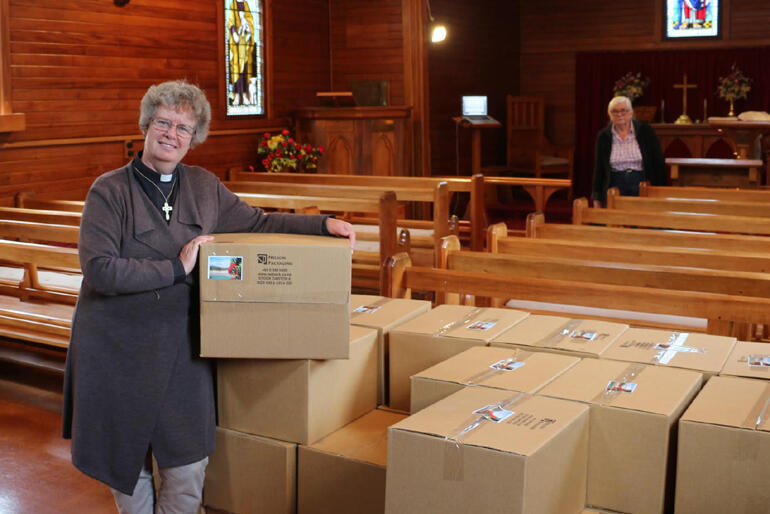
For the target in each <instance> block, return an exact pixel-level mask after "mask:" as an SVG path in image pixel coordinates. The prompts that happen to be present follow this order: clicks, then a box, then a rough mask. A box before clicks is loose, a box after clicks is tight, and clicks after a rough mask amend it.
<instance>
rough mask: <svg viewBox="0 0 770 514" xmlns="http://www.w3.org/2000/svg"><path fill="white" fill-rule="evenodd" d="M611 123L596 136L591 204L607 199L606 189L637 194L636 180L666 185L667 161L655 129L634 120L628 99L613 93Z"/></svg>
mask: <svg viewBox="0 0 770 514" xmlns="http://www.w3.org/2000/svg"><path fill="white" fill-rule="evenodd" d="M607 114H609V117H610V123H609V124H608V125H607V126H606V127H605V128H603V129H602V130H601V131H600V132H599V135H598V136H597V137H596V152H595V158H596V161H595V164H594V178H593V193H592V199H593V203H594V207H601V206H602V205H603V204H604V203H605V202H606V201H607V189H609V188H611V187H617V188H618V189H619V190H620V194H621V195H625V196H639V183H640V182H642V181H644V180H646V181H649V182H650V183H651V184H652V185H654V186H665V185H666V183H667V180H666V163H665V159H664V158H663V150H662V149H661V147H660V141H658V136H657V134H655V130H654V129H653V128H652V127H651V126H650V125H648V124H647V123H645V122H643V121H639V120H637V119H634V110H633V108H632V107H631V100H629V99H628V98H627V97H625V96H616V97H615V98H613V99H612V100H610V103H609V105H608V106H607Z"/></svg>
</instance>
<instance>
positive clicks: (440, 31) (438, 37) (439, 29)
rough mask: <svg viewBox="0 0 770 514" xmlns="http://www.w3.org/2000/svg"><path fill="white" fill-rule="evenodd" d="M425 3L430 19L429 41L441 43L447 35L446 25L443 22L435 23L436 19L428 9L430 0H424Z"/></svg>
mask: <svg viewBox="0 0 770 514" xmlns="http://www.w3.org/2000/svg"><path fill="white" fill-rule="evenodd" d="M425 5H426V6H427V8H428V20H430V26H429V30H430V42H431V43H441V42H442V41H444V40H445V39H446V37H447V29H446V25H444V24H443V23H436V19H435V18H434V17H433V12H432V11H431V9H430V0H425Z"/></svg>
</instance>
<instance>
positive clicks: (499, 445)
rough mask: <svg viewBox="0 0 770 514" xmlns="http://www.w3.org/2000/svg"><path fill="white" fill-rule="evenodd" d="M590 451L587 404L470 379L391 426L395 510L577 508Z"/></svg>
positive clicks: (547, 513) (389, 497)
mask: <svg viewBox="0 0 770 514" xmlns="http://www.w3.org/2000/svg"><path fill="white" fill-rule="evenodd" d="M493 420H495V421H493ZM587 453H588V407H586V406H585V405H582V404H580V403H577V402H568V401H564V400H556V399H553V398H545V397H538V396H532V395H527V394H524V393H512V392H511V391H505V390H502V389H491V388H487V387H483V386H479V387H466V388H465V389H463V390H461V391H458V392H456V393H455V394H453V395H451V396H448V397H446V398H444V399H443V400H440V401H438V402H436V403H434V404H433V405H431V406H429V407H427V408H425V409H423V410H421V411H420V412H418V413H416V414H413V415H411V416H410V417H408V418H407V419H405V420H404V421H401V422H400V423H397V424H395V425H393V426H392V427H390V430H389V435H388V471H387V475H388V479H387V491H386V498H385V512H386V513H387V514H412V513H414V514H425V513H426V512H441V513H442V514H454V513H467V512H485V513H486V512H508V513H512V514H525V513H526V514H530V513H538V514H564V513H568V512H575V513H577V512H580V510H581V509H582V508H583V506H584V505H585V501H584V500H585V485H586V459H587Z"/></svg>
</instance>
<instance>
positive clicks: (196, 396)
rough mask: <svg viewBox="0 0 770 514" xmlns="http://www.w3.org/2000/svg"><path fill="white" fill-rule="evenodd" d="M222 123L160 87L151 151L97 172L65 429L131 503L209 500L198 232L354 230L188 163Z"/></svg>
mask: <svg viewBox="0 0 770 514" xmlns="http://www.w3.org/2000/svg"><path fill="white" fill-rule="evenodd" d="M210 121H211V107H210V106H209V102H208V101H207V100H206V97H205V95H204V94H203V92H202V91H201V90H200V89H199V88H197V87H196V86H193V85H191V84H188V83H186V82H182V81H176V82H165V83H162V84H158V85H155V86H152V87H150V88H149V89H148V90H147V92H146V94H145V95H144V98H143V99H142V103H141V113H140V117H139V128H140V129H141V130H142V133H143V134H144V136H145V140H144V150H143V151H142V152H140V153H139V155H137V157H136V158H135V159H134V160H133V161H131V162H129V163H128V164H126V165H125V166H123V167H122V168H119V169H116V170H113V171H110V172H108V173H105V174H104V175H102V176H100V177H99V178H97V179H96V181H95V182H94V184H93V185H92V187H91V189H90V191H89V193H88V196H87V198H86V202H85V207H84V209H83V218H82V222H81V225H80V238H79V243H78V249H79V255H80V264H81V267H82V270H83V283H82V286H81V289H80V293H79V296H78V304H77V307H76V310H75V315H74V318H73V322H72V336H71V340H70V347H69V351H68V354H67V368H66V375H65V386H64V387H65V390H64V415H63V418H64V427H63V432H64V437H66V438H72V462H73V464H74V465H75V466H76V467H77V468H78V469H80V470H81V471H83V472H84V473H86V474H87V475H89V476H91V477H93V478H95V479H97V480H100V481H102V482H104V483H106V484H107V485H108V486H109V487H110V488H111V490H112V492H113V495H114V497H115V501H116V504H117V506H118V510H119V511H120V512H121V513H152V512H154V511H155V509H157V512H198V506H199V505H200V501H201V492H202V488H203V477H204V472H205V469H206V464H207V462H208V455H209V454H210V453H211V452H212V451H213V449H214V435H215V407H214V383H213V375H212V368H211V363H210V362H209V361H207V360H204V359H201V358H199V357H198V354H199V331H198V299H197V284H196V273H194V272H193V269H194V268H195V265H196V261H197V257H198V248H199V246H200V244H201V243H204V242H207V241H210V240H211V239H212V237H211V236H210V234H214V233H217V232H285V233H302V234H319V235H336V236H342V237H348V238H350V240H351V244H352V243H353V242H354V240H355V234H354V232H353V229H352V227H351V225H350V224H348V223H346V222H344V221H340V220H336V219H333V218H330V217H328V216H306V215H297V214H277V213H271V214H265V213H264V212H263V211H262V210H260V209H254V208H253V207H250V206H249V205H247V204H246V203H244V202H242V201H240V200H239V198H238V197H237V196H236V195H234V194H233V193H232V192H230V191H229V190H228V189H227V188H225V187H224V186H223V185H222V183H221V182H220V181H219V179H218V178H217V177H216V176H215V175H213V174H212V173H210V172H208V171H206V170H205V169H203V168H200V167H196V166H188V165H185V164H182V163H181V161H182V159H183V158H184V156H185V154H186V153H187V151H188V150H190V149H191V148H193V147H195V146H196V145H199V144H201V143H202V142H203V141H204V140H205V139H206V136H207V134H208V130H209V123H210ZM151 456H154V457H155V461H156V462H157V465H158V468H159V473H160V477H161V482H162V485H161V488H160V490H159V491H158V494H157V502H156V500H155V491H154V489H153V480H152V472H151V465H150V464H151Z"/></svg>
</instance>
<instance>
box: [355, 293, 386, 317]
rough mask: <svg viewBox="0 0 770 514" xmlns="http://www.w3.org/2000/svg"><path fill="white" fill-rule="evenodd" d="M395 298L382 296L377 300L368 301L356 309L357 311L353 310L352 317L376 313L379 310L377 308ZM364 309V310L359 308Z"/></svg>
mask: <svg viewBox="0 0 770 514" xmlns="http://www.w3.org/2000/svg"><path fill="white" fill-rule="evenodd" d="M392 299H393V298H380V299H379V300H377V301H376V302H372V303H367V304H366V305H362V306H360V307H358V308H357V309H356V311H357V312H355V311H354V312H351V313H350V319H354V318H357V317H359V316H361V315H364V314H374V313H375V312H377V309H379V308H380V307H382V306H383V305H385V304H386V303H388V302H390V301H391V300H392ZM358 309H362V310H358Z"/></svg>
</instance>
